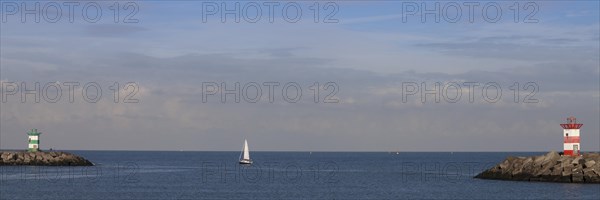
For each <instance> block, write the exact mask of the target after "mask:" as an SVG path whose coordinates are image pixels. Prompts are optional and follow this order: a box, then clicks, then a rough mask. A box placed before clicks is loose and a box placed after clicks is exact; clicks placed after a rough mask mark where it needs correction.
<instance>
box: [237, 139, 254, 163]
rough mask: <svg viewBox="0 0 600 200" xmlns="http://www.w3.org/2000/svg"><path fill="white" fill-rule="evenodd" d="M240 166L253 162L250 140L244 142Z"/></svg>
mask: <svg viewBox="0 0 600 200" xmlns="http://www.w3.org/2000/svg"><path fill="white" fill-rule="evenodd" d="M240 164H242V165H250V164H252V160H250V151H249V150H248V140H244V147H243V148H242V153H240Z"/></svg>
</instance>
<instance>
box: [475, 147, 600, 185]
mask: <svg viewBox="0 0 600 200" xmlns="http://www.w3.org/2000/svg"><path fill="white" fill-rule="evenodd" d="M475 178H481V179H500V180H514V181H544V182H564V183H600V154H599V153H584V154H583V155H582V156H563V155H559V154H558V153H556V152H555V151H552V152H549V153H547V154H545V155H541V156H533V157H508V158H506V160H504V161H503V162H502V163H500V164H498V165H496V166H494V167H492V168H491V169H488V170H485V171H484V172H481V173H480V174H478V175H477V176H475Z"/></svg>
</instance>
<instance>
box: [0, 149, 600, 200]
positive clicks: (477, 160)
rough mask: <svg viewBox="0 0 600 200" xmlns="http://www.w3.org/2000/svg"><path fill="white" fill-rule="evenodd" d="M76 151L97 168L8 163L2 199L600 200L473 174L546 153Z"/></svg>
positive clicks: (1, 175) (594, 187)
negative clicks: (244, 160) (246, 158)
mask: <svg viewBox="0 0 600 200" xmlns="http://www.w3.org/2000/svg"><path fill="white" fill-rule="evenodd" d="M69 152H72V153H75V154H78V155H80V156H83V157H85V158H87V159H88V160H90V161H92V162H93V163H94V164H95V166H92V167H40V166H1V167H0V199H57V200H67V199H73V200H85V199H102V200H105V199H139V200H142V199H143V200H150V199H161V200H163V199H165V200H170V199H173V200H176V199H600V184H568V183H544V182H516V181H502V180H481V179H474V178H473V176H475V175H477V174H478V173H480V172H482V171H483V170H484V169H487V168H490V167H492V166H494V165H496V164H497V163H499V162H501V161H502V160H504V159H505V158H506V157H507V156H531V155H541V154H543V152H482V153H476V152H261V151H258V152H251V155H250V156H251V158H252V159H253V160H254V163H253V164H252V165H249V166H243V165H239V164H238V159H239V154H240V153H239V152H192V151H69Z"/></svg>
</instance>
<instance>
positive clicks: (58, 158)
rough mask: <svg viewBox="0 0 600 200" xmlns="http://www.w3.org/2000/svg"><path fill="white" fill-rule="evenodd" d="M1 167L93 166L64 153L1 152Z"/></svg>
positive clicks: (82, 159)
mask: <svg viewBox="0 0 600 200" xmlns="http://www.w3.org/2000/svg"><path fill="white" fill-rule="evenodd" d="M1 155H2V159H0V166H1V165H41V166H93V165H94V164H93V163H92V162H90V161H88V160H86V159H85V158H83V157H80V156H77V155H74V154H70V153H65V152H2V153H1Z"/></svg>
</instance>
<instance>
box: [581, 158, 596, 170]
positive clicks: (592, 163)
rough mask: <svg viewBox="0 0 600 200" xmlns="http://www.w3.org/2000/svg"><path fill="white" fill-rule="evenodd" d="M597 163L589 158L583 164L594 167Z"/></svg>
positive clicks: (586, 166)
mask: <svg viewBox="0 0 600 200" xmlns="http://www.w3.org/2000/svg"><path fill="white" fill-rule="evenodd" d="M595 164H596V161H593V160H588V161H586V162H585V163H584V164H583V167H585V168H592V167H594V165H595Z"/></svg>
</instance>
